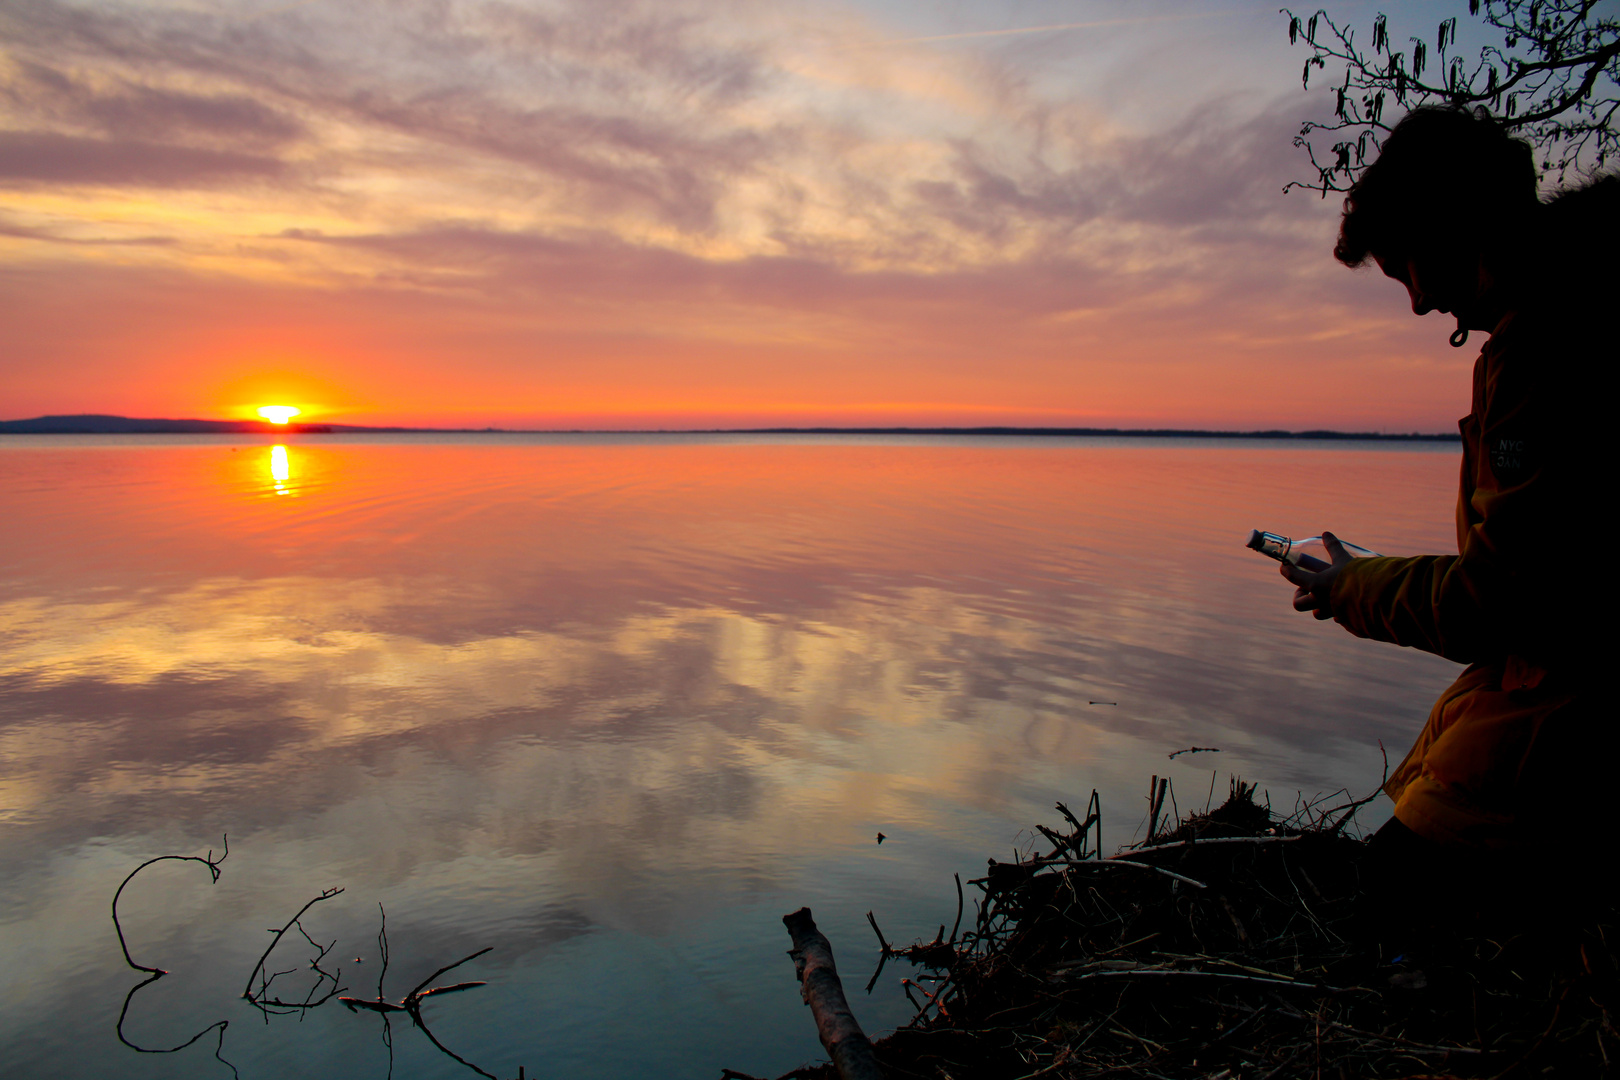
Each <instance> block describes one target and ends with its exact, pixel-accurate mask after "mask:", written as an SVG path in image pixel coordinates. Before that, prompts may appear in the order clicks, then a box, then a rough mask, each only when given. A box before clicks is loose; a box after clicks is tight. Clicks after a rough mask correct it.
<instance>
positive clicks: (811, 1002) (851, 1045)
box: [782, 908, 944, 1080]
mask: <svg viewBox="0 0 1620 1080" xmlns="http://www.w3.org/2000/svg"><path fill="white" fill-rule="evenodd" d="M782 923H783V925H784V926H786V927H787V930H788V935H789V936H790V937H791V938H792V939H793V948H792V949H790V950H789V951H788V955H789V956H791V957H792V958H793V971H794V974H795V975H797V976H798V978H799V989H800V993H801V994H803V995H804V1003H805V1004H806V1005H808V1006H810V1012H811V1014H812V1015H813V1016H814V1017H815V1019H816V1034H817V1035H819V1036H820V1037H821V1045H822V1046H823V1047H825V1048H826V1050H827V1056H828V1057H830V1058H832V1060H833V1066H834V1067H835V1068H836V1069H837V1070H838V1076H839V1080H882V1077H883V1070H881V1069H879V1068H878V1064H877V1060H876V1059H875V1058H874V1057H873V1056H872V1044H871V1042H870V1041H868V1039H867V1038H866V1033H865V1032H863V1031H862V1030H861V1025H860V1024H859V1023H858V1022H857V1021H856V1019H855V1014H854V1013H853V1012H851V1011H850V1008H849V1002H848V1001H847V1000H846V999H845V998H844V984H843V983H842V982H841V981H840V980H839V978H838V968H837V967H836V966H835V965H834V964H833V954H832V943H831V942H829V941H828V940H827V937H826V935H824V934H823V933H822V932H821V931H820V930H817V929H816V921H815V920H814V919H812V918H811V917H810V909H809V908H800V909H799V910H798V911H795V912H792V913H791V914H788V915H784V916H782ZM872 928H873V929H874V930H876V929H877V921H876V920H873V921H872ZM940 932H941V934H943V933H944V927H941V928H940ZM882 939H883V935H882V932H881V931H880V932H879V933H878V940H880V941H881V940H882Z"/></svg>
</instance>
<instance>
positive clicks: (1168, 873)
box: [1054, 857, 1209, 889]
mask: <svg viewBox="0 0 1620 1080" xmlns="http://www.w3.org/2000/svg"><path fill="white" fill-rule="evenodd" d="M1054 865H1058V866H1072V867H1076V868H1079V869H1090V868H1092V867H1094V866H1134V867H1136V868H1137V869H1138V870H1151V871H1153V872H1154V873H1155V874H1163V875H1164V876H1165V877H1168V878H1175V879H1176V880H1177V881H1181V882H1185V883H1186V884H1188V885H1191V886H1192V887H1193V888H1195V889H1207V888H1209V886H1208V885H1206V884H1204V883H1203V882H1202V881H1199V880H1198V879H1196V878H1190V877H1188V876H1187V875H1186V874H1178V873H1176V872H1175V871H1174V870H1166V869H1165V868H1164V867H1162V866H1153V865H1151V864H1149V863H1142V862H1132V861H1131V860H1129V859H1121V858H1117V857H1115V858H1110V859H1104V860H1097V859H1086V860H1084V861H1076V860H1074V859H1066V860H1064V861H1063V862H1061V863H1056V864H1054Z"/></svg>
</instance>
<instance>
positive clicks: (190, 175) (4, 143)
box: [0, 132, 286, 187]
mask: <svg viewBox="0 0 1620 1080" xmlns="http://www.w3.org/2000/svg"><path fill="white" fill-rule="evenodd" d="M285 171H286V166H285V165H284V163H283V162H281V161H278V160H276V159H274V158H266V157H258V156H255V155H252V154H237V153H230V152H226V151H218V150H199V149H194V148H192V147H186V146H170V145H164V144H162V143H151V142H139V141H135V140H129V139H92V138H80V137H77V136H73V135H57V134H53V133H49V132H0V183H7V182H9V183H13V184H15V183H51V184H95V185H120V186H121V185H130V186H140V187H193V186H199V185H203V184H209V183H217V182H220V181H223V180H230V179H243V178H259V177H276V176H280V175H282V174H283V173H284V172H285Z"/></svg>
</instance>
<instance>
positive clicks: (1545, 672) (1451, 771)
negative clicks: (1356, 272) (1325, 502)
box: [1282, 107, 1620, 889]
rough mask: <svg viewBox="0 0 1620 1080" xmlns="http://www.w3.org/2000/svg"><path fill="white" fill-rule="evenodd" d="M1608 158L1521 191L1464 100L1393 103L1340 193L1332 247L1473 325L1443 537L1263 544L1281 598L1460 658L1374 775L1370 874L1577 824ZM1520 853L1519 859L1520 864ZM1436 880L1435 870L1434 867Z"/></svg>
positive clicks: (1602, 715)
mask: <svg viewBox="0 0 1620 1080" xmlns="http://www.w3.org/2000/svg"><path fill="white" fill-rule="evenodd" d="M1617 223H1620V178H1616V177H1612V176H1611V177H1606V178H1602V179H1599V180H1596V181H1593V182H1591V183H1588V184H1586V185H1585V186H1584V187H1581V188H1578V189H1576V190H1573V191H1568V192H1565V193H1563V194H1561V195H1558V196H1556V197H1555V198H1553V199H1551V200H1549V201H1546V202H1543V201H1542V200H1541V199H1540V198H1539V197H1538V194H1537V175H1536V168H1535V161H1534V158H1533V155H1532V151H1531V148H1530V147H1529V146H1528V145H1526V144H1525V143H1523V142H1520V141H1517V140H1515V139H1513V138H1511V137H1509V136H1508V135H1507V134H1506V133H1505V132H1504V131H1503V129H1502V128H1501V127H1500V126H1499V125H1498V124H1497V122H1496V121H1495V120H1493V119H1492V118H1491V117H1490V116H1489V115H1488V114H1487V113H1485V112H1484V111H1483V110H1476V111H1467V110H1463V109H1454V108H1444V107H1432V108H1420V109H1415V110H1413V111H1412V112H1411V113H1409V114H1407V115H1406V116H1405V117H1404V118H1403V119H1402V120H1401V121H1400V123H1399V124H1397V125H1396V126H1395V128H1394V129H1393V130H1392V131H1391V132H1390V134H1389V136H1388V138H1387V139H1386V140H1385V143H1384V146H1383V148H1382V151H1381V152H1380V154H1379V156H1378V159H1377V160H1376V161H1375V162H1374V163H1373V164H1372V165H1371V166H1369V167H1368V168H1367V170H1366V171H1365V172H1364V173H1363V174H1362V176H1361V177H1360V178H1359V179H1358V180H1357V181H1356V183H1355V184H1354V186H1353V187H1352V188H1351V190H1350V191H1349V193H1348V195H1347V197H1346V198H1345V202H1344V214H1343V217H1342V219H1341V223H1340V231H1339V239H1338V244H1337V246H1336V247H1335V249H1334V254H1335V256H1336V257H1337V258H1338V259H1339V261H1340V262H1342V263H1344V264H1345V265H1347V266H1350V267H1359V266H1363V265H1365V264H1367V263H1368V262H1373V263H1376V264H1377V265H1378V267H1379V268H1380V269H1381V270H1382V271H1383V273H1384V274H1385V275H1386V276H1388V277H1390V278H1392V279H1394V280H1395V281H1397V282H1399V283H1400V284H1402V285H1403V286H1405V288H1406V291H1407V294H1408V296H1409V298H1410V300H1411V304H1412V311H1413V313H1414V314H1417V315H1425V314H1428V313H1430V312H1440V313H1442V314H1445V315H1450V316H1452V317H1454V318H1455V319H1456V321H1457V329H1456V331H1455V332H1454V333H1453V334H1452V335H1451V343H1452V344H1453V345H1454V346H1460V345H1462V344H1463V343H1464V342H1465V341H1466V340H1467V337H1468V333H1469V332H1470V331H1483V332H1485V333H1488V334H1489V335H1490V336H1489V339H1488V340H1487V342H1486V343H1485V345H1484V347H1483V349H1482V350H1481V351H1480V353H1479V356H1478V358H1477V360H1476V361H1475V363H1474V369H1473V399H1472V408H1471V411H1470V412H1469V414H1468V416H1466V417H1464V418H1463V419H1462V420H1461V421H1460V422H1459V427H1460V429H1461V432H1462V450H1463V454H1462V479H1461V490H1460V493H1459V496H1458V501H1457V545H1458V550H1457V554H1455V555H1420V556H1417V557H1414V558H1383V557H1380V558H1364V559H1351V558H1350V557H1349V556H1348V555H1347V554H1346V553H1345V552H1344V551H1343V549H1342V548H1341V547H1340V546H1339V544H1338V541H1337V540H1336V539H1335V538H1333V537H1332V534H1330V533H1324V534H1323V539H1324V541H1325V542H1326V544H1327V547H1328V550H1329V551H1330V553H1332V555H1333V563H1332V565H1330V566H1328V567H1327V568H1326V569H1324V570H1320V571H1319V572H1315V573H1312V572H1310V571H1308V570H1303V569H1300V568H1298V567H1295V566H1291V565H1288V564H1284V566H1283V568H1282V573H1283V576H1284V577H1286V578H1287V579H1288V581H1289V582H1290V583H1292V584H1293V585H1294V586H1295V591H1294V601H1293V604H1294V607H1295V609H1296V610H1299V611H1308V612H1310V613H1312V614H1313V615H1314V616H1315V617H1316V618H1318V619H1329V618H1331V619H1333V620H1335V621H1336V622H1338V623H1339V624H1340V625H1342V626H1344V627H1345V629H1347V630H1349V631H1350V632H1351V633H1353V634H1356V635H1358V636H1360V637H1364V638H1371V639H1374V640H1378V641H1386V642H1393V643H1394V644H1397V645H1403V646H1409V647H1413V648H1418V649H1423V650H1426V651H1428V652H1432V653H1437V654H1438V655H1440V656H1444V657H1447V658H1448V659H1451V660H1455V661H1458V662H1460V663H1463V664H1466V665H1468V666H1467V667H1466V669H1465V670H1464V671H1463V673H1462V674H1461V676H1460V677H1459V678H1458V679H1457V680H1456V681H1455V682H1454V683H1453V684H1452V685H1451V686H1450V687H1449V688H1448V689H1446V690H1445V691H1444V692H1443V693H1442V694H1441V695H1440V698H1439V700H1438V701H1436V702H1435V704H1434V706H1433V708H1432V709H1431V711H1430V713H1429V717H1428V722H1427V723H1426V724H1425V725H1424V727H1423V729H1422V731H1421V733H1420V734H1419V735H1418V737H1417V740H1416V742H1415V744H1414V745H1413V747H1412V749H1411V751H1410V752H1409V753H1408V754H1407V755H1406V757H1405V759H1404V760H1402V761H1401V763H1400V764H1399V765H1398V766H1397V767H1396V768H1395V770H1394V771H1393V773H1391V774H1390V776H1389V777H1388V779H1387V782H1386V784H1385V787H1384V790H1385V792H1386V793H1387V794H1388V795H1389V796H1390V798H1391V799H1393V800H1394V803H1395V806H1394V816H1393V818H1392V819H1391V821H1390V823H1389V824H1387V825H1386V826H1384V827H1383V828H1382V829H1380V830H1379V832H1378V833H1377V834H1375V836H1374V837H1373V839H1372V841H1371V847H1370V850H1372V851H1373V852H1375V853H1376V854H1377V856H1378V858H1377V859H1375V860H1374V862H1375V864H1379V863H1380V860H1381V865H1382V866H1383V867H1384V872H1385V873H1386V874H1392V875H1394V876H1396V877H1400V876H1411V877H1413V878H1416V877H1421V876H1423V875H1428V877H1429V878H1430V884H1431V885H1432V886H1433V887H1435V888H1442V889H1443V888H1447V887H1457V886H1458V885H1459V883H1460V882H1461V881H1462V879H1463V878H1464V877H1466V876H1467V875H1466V874H1463V873H1462V872H1461V871H1460V870H1459V867H1462V866H1464V865H1468V866H1472V867H1475V868H1478V867H1480V866H1482V865H1485V864H1489V863H1495V864H1496V865H1498V866H1500V865H1504V861H1503V859H1502V856H1503V855H1504V854H1507V853H1519V854H1521V855H1522V854H1524V853H1527V852H1546V851H1550V850H1551V849H1553V848H1556V847H1558V846H1560V845H1564V846H1567V845H1568V844H1571V843H1584V842H1587V841H1588V840H1589V838H1590V836H1591V835H1592V834H1593V826H1595V825H1597V824H1598V823H1599V822H1598V819H1599V816H1600V814H1601V813H1602V809H1603V806H1604V802H1605V797H1606V795H1607V789H1608V786H1609V782H1608V779H1607V771H1608V770H1609V769H1610V768H1611V767H1612V757H1609V756H1608V755H1610V754H1612V752H1613V749H1614V746H1615V737H1614V736H1615V730H1614V729H1615V728H1616V726H1617V725H1616V722H1615V720H1614V718H1613V716H1612V711H1613V710H1612V709H1605V708H1603V707H1602V706H1600V704H1599V701H1598V697H1597V689H1596V685H1595V675H1596V672H1597V671H1598V670H1600V665H1601V661H1602V659H1603V657H1604V654H1606V652H1607V650H1608V647H1609V642H1610V641H1611V640H1612V637H1613V631H1612V629H1611V628H1610V626H1611V621H1610V617H1609V613H1608V612H1607V610H1606V607H1607V605H1606V603H1605V600H1606V596H1605V595H1604V594H1603V593H1602V592H1601V591H1599V590H1595V589H1591V588H1589V587H1588V586H1587V585H1584V584H1583V583H1582V578H1583V577H1584V576H1585V575H1587V574H1591V575H1593V576H1594V578H1600V577H1603V576H1606V571H1604V570H1603V569H1602V568H1601V561H1602V559H1603V554H1604V552H1603V545H1602V543H1601V539H1600V537H1602V535H1603V534H1602V526H1601V513H1602V511H1601V506H1602V505H1603V501H1604V494H1605V493H1606V491H1607V489H1608V486H1607V485H1606V484H1604V483H1603V482H1602V480H1603V477H1602V475H1601V472H1602V470H1603V466H1604V463H1605V461H1604V459H1605V454H1606V451H1607V449H1608V447H1607V442H1608V438H1607V436H1608V429H1609V428H1610V427H1611V426H1612V421H1611V419H1610V412H1609V410H1612V409H1613V407H1614V400H1615V399H1614V395H1613V393H1612V389H1611V388H1612V380H1613V375H1612V371H1613V368H1614V366H1615V361H1616V359H1617V357H1616V347H1615V344H1614V338H1613V336H1612V334H1611V333H1610V332H1609V330H1608V328H1607V326H1606V325H1604V324H1605V322H1606V316H1607V314H1608V311H1609V310H1610V309H1611V308H1612V306H1613V304H1614V298H1615V296H1616V281H1615V270H1614V264H1615V252H1616V251H1620V245H1617V240H1620V236H1617ZM1521 865H1522V864H1521ZM1448 882H1449V885H1448Z"/></svg>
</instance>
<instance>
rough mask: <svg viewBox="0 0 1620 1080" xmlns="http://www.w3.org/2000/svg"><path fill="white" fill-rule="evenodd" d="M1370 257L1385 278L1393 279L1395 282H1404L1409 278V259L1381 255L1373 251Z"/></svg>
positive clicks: (1403, 256) (1401, 256) (1402, 256)
mask: <svg viewBox="0 0 1620 1080" xmlns="http://www.w3.org/2000/svg"><path fill="white" fill-rule="evenodd" d="M1372 257H1373V262H1375V263H1377V264H1378V269H1380V270H1382V271H1383V272H1384V276H1385V277H1391V278H1394V279H1395V280H1396V281H1405V280H1406V279H1407V277H1408V276H1409V274H1408V264H1409V263H1410V259H1409V258H1408V257H1407V256H1405V255H1381V254H1379V253H1378V252H1376V251H1375V252H1373V253H1372Z"/></svg>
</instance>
